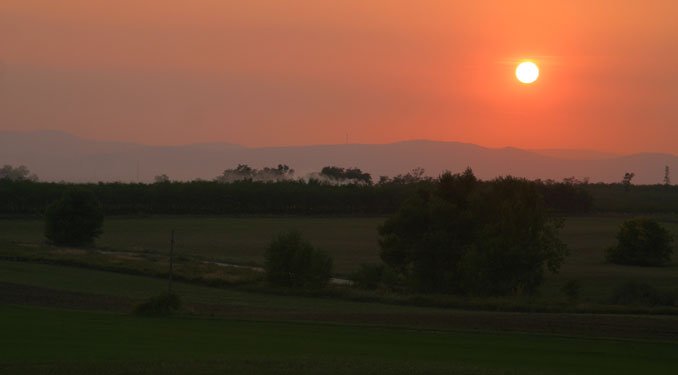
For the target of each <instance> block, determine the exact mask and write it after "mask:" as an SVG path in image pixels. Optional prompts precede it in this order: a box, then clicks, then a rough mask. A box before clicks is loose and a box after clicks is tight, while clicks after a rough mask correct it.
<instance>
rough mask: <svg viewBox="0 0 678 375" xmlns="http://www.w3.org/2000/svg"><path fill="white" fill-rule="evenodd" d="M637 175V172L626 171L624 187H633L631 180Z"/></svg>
mask: <svg viewBox="0 0 678 375" xmlns="http://www.w3.org/2000/svg"><path fill="white" fill-rule="evenodd" d="M635 176H636V174H635V173H633V172H626V173H624V178H623V179H622V185H624V187H625V188H626V189H629V188H630V187H631V180H633V178H634V177H635Z"/></svg>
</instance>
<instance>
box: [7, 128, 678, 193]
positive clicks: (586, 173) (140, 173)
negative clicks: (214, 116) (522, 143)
mask: <svg viewBox="0 0 678 375" xmlns="http://www.w3.org/2000/svg"><path fill="white" fill-rule="evenodd" d="M239 163H246V164H250V165H251V166H254V167H263V166H275V165H277V164H288V165H290V166H291V167H293V168H295V169H296V170H297V172H298V173H297V174H298V175H304V174H306V173H309V172H314V171H318V170H320V169H321V168H322V167H323V166H326V165H337V166H343V167H351V166H357V167H359V168H361V169H363V170H365V171H367V172H370V173H372V175H373V176H374V177H375V178H376V177H378V176H380V175H389V176H392V175H396V174H399V173H405V172H407V171H409V170H411V169H412V168H415V167H423V168H425V169H426V171H427V174H430V175H437V174H438V173H440V172H441V171H443V170H446V169H447V170H451V171H461V170H463V169H464V168H466V167H467V166H470V167H472V168H473V170H474V171H475V172H476V174H477V175H478V176H479V177H481V178H483V179H487V178H492V177H495V176H498V175H507V174H511V175H515V176H522V177H527V178H531V179H534V178H542V179H547V178H552V179H558V180H560V179H562V178H564V177H569V176H576V177H578V178H583V177H589V178H590V179H591V181H593V182H597V181H605V182H612V181H620V180H621V178H622V176H623V175H624V173H625V172H627V171H628V172H635V173H636V178H635V179H634V182H635V183H642V184H655V183H660V182H661V181H662V179H663V176H664V166H666V165H668V166H670V168H671V170H672V171H674V172H675V178H674V182H678V156H676V155H668V154H650V153H646V154H635V155H626V156H615V155H610V154H604V153H597V152H592V151H581V152H580V151H576V150H538V151H525V150H520V149H515V148H501V149H491V148H484V147H480V146H477V145H473V144H465V143H456V142H433V141H409V142H400V143H393V144H378V145H361V144H347V145H320V146H299V147H270V148H247V147H242V146H238V145H231V144H221V143H210V144H193V145H185V146H167V147H156V146H146V145H139V144H134V143H125V142H101V141H93V140H87V139H82V138H78V137H75V136H72V135H70V134H66V133H61V132H54V131H41V132H8V131H3V132H0V164H13V165H19V164H23V165H26V166H27V167H29V168H30V169H31V171H33V172H34V173H36V174H37V175H38V176H39V177H40V179H41V180H44V181H60V180H65V181H78V182H80V181H136V180H137V177H138V178H139V180H140V181H151V180H152V179H153V177H154V176H156V175H159V174H163V173H164V174H167V175H169V176H170V178H172V179H178V180H190V179H195V178H202V179H211V178H214V177H215V176H217V175H219V174H220V173H221V171H223V170H224V169H226V168H231V167H234V166H236V165H237V164H239Z"/></svg>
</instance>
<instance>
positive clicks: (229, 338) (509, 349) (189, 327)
mask: <svg viewBox="0 0 678 375" xmlns="http://www.w3.org/2000/svg"><path fill="white" fill-rule="evenodd" d="M0 321H2V322H3V326H4V327H3V337H4V339H3V340H2V341H0V352H2V360H0V362H1V363H2V364H1V365H0V369H2V370H3V373H10V372H15V373H31V372H34V373H39V372H40V371H41V370H42V371H45V367H44V366H43V367H41V366H37V365H34V364H35V363H50V365H49V366H48V368H49V369H50V370H49V371H52V372H51V373H54V372H53V371H55V369H59V368H61V369H68V371H72V372H73V373H87V372H89V371H96V372H100V371H101V370H104V373H111V372H113V373H115V371H116V368H117V369H118V371H120V372H119V373H126V372H127V371H129V370H131V369H134V373H138V371H139V369H144V368H151V369H153V371H152V373H162V372H165V373H174V372H173V371H172V368H173V367H174V366H175V365H173V363H176V366H179V367H186V366H188V368H189V369H190V372H193V370H192V369H191V368H192V367H197V368H198V369H200V368H201V367H202V368H203V370H204V371H205V372H204V373H211V371H215V370H218V369H219V367H220V366H221V367H222V368H223V367H226V369H228V364H229V363H230V364H231V366H234V367H235V368H236V369H238V368H240V369H241V370H242V367H243V366H244V367H248V366H249V367H250V368H251V369H253V370H255V373H269V372H270V373H280V372H282V371H280V370H281V369H287V371H285V373H298V372H301V373H315V372H318V371H320V372H321V373H363V372H368V371H371V372H373V373H403V374H407V373H441V374H442V373H469V374H476V373H477V374H483V373H500V372H501V373H516V374H518V373H519V374H525V373H540V374H575V373H576V374H637V373H666V374H668V373H672V372H673V371H676V370H678V363H677V362H676V357H675V354H676V352H678V344H676V343H668V342H642V341H636V342H627V341H617V340H603V339H586V338H565V337H553V336H551V337H549V336H541V335H528V334H490V333H463V332H442V331H422V330H409V329H395V328H379V327H354V326H348V325H328V324H309V323H289V322H257V321H238V320H223V319H203V318H164V319H144V318H137V317H133V316H125V315H115V314H108V313H97V312H76V311H61V310H46V309H37V308H25V307H0ZM8 323H9V324H8ZM210 361H216V363H215V364H210ZM212 366H215V367H216V368H212V369H210V368H209V367H212ZM3 367H4V369H3ZM163 367H164V368H165V371H162V369H163ZM205 367H207V368H205ZM281 367H282V368H281ZM190 372H189V373H190ZM45 373H48V371H45ZM141 373H144V372H143V370H142V371H141Z"/></svg>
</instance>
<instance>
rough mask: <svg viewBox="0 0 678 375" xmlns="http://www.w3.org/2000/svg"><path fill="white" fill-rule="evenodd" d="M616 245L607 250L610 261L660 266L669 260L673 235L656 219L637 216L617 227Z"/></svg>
mask: <svg viewBox="0 0 678 375" xmlns="http://www.w3.org/2000/svg"><path fill="white" fill-rule="evenodd" d="M617 242H618V243H617V246H614V247H611V248H609V249H608V250H607V254H606V257H607V260H608V261H609V262H611V263H616V264H626V265H637V266H661V265H664V264H667V263H669V262H670V261H671V254H672V253H673V236H672V235H671V233H669V231H667V230H666V228H664V227H662V226H661V225H660V224H659V223H658V222H657V221H656V220H653V219H646V218H638V219H632V220H628V221H626V222H625V223H624V224H622V225H621V227H620V228H619V233H618V234H617Z"/></svg>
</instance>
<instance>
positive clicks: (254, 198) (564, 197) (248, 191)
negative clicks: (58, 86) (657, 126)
mask: <svg viewBox="0 0 678 375" xmlns="http://www.w3.org/2000/svg"><path fill="white" fill-rule="evenodd" d="M480 183H481V184H482V183H490V182H480ZM535 183H536V186H537V187H538V190H539V191H540V193H541V194H542V195H543V197H544V201H545V203H546V206H547V207H548V208H549V209H550V210H552V211H556V212H561V213H585V212H588V211H590V210H591V207H592V199H591V194H590V193H589V192H588V191H587V190H586V189H585V188H584V187H583V186H580V185H574V184H568V183H554V182H550V183H545V182H535ZM70 188H84V189H86V190H89V191H91V192H92V193H94V195H95V196H96V197H97V199H98V200H99V201H100V202H101V203H102V205H103V209H104V211H105V213H106V214H113V215H120V214H235V215H239V214H286V215H307V214H330V215H332V214H337V215H382V214H390V213H393V212H395V211H396V210H397V209H398V207H399V206H400V205H401V203H402V202H403V201H404V200H405V199H406V198H407V197H408V196H410V195H411V194H412V193H413V192H415V191H417V190H418V189H432V188H433V182H432V180H431V179H430V178H423V177H422V176H416V174H415V175H412V174H407V175H400V176H396V177H394V178H388V179H387V178H382V179H381V180H380V182H378V183H376V184H374V183H372V184H368V183H350V184H333V183H327V182H323V181H321V180H316V179H310V180H307V181H305V180H280V181H276V182H262V181H254V180H240V181H233V182H218V181H191V182H172V181H168V180H166V179H161V180H159V181H158V182H156V183H153V184H140V183H98V184H65V183H47V182H33V181H12V180H0V214H42V213H44V212H45V209H46V208H47V206H48V205H49V204H51V203H52V202H54V201H56V200H58V199H59V198H60V197H61V196H62V194H63V193H64V191H66V190H68V189H70Z"/></svg>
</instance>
